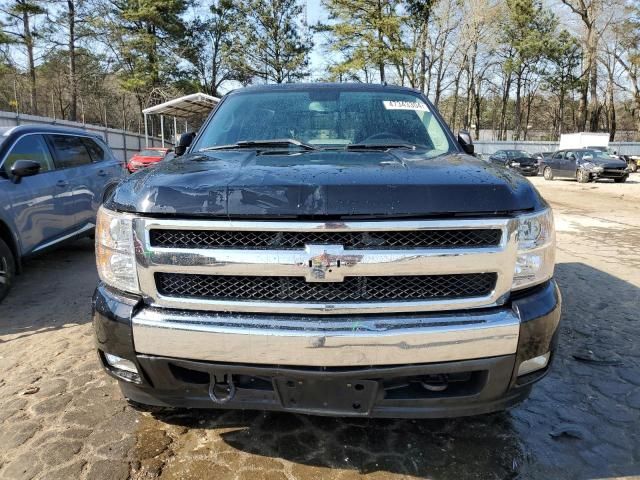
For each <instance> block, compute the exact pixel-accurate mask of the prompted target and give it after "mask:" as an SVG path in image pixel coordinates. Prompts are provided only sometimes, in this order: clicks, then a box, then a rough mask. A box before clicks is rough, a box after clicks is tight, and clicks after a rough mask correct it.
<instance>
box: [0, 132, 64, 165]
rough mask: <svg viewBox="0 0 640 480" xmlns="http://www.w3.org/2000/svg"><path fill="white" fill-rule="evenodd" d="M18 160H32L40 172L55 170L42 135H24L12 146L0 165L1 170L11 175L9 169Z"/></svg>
mask: <svg viewBox="0 0 640 480" xmlns="http://www.w3.org/2000/svg"><path fill="white" fill-rule="evenodd" d="M18 160H33V161H34V162H38V163H39V164H40V172H41V173H42V172H48V171H49V170H53V169H54V168H55V166H54V163H53V159H52V158H51V153H50V152H49V147H48V146H47V144H46V142H45V141H44V138H43V137H42V135H25V136H24V137H22V138H20V139H19V140H18V141H17V142H16V143H14V144H13V147H11V150H10V151H9V154H8V155H7V158H5V160H4V163H3V164H2V168H3V170H4V171H5V172H6V173H7V174H10V173H11V167H12V166H13V164H14V163H16V162H17V161H18Z"/></svg>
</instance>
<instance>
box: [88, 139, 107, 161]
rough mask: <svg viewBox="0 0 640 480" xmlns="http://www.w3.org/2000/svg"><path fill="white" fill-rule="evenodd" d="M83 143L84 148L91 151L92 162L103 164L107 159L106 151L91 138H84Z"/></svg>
mask: <svg viewBox="0 0 640 480" xmlns="http://www.w3.org/2000/svg"><path fill="white" fill-rule="evenodd" d="M82 142H83V143H84V146H85V147H86V148H87V150H89V155H91V160H93V161H94V162H101V161H103V160H104V159H105V158H106V155H105V151H104V149H103V148H102V147H101V146H100V145H99V144H98V143H97V142H96V141H94V140H93V139H91V138H86V137H84V138H82Z"/></svg>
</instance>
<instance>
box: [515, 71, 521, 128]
mask: <svg viewBox="0 0 640 480" xmlns="http://www.w3.org/2000/svg"><path fill="white" fill-rule="evenodd" d="M513 116H514V119H513V121H514V122H515V125H514V127H513V139H514V140H520V133H521V132H522V68H521V69H520V71H518V74H517V77H516V104H515V109H514V113H513Z"/></svg>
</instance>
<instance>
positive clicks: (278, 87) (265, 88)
mask: <svg viewBox="0 0 640 480" xmlns="http://www.w3.org/2000/svg"><path fill="white" fill-rule="evenodd" d="M309 89H313V90H323V89H327V90H350V91H353V90H362V91H378V92H382V91H396V92H397V91H403V92H411V93H421V92H420V91H419V90H417V89H415V88H409V87H401V86H398V85H385V84H379V83H356V82H344V83H337V82H333V83H332V82H317V83H279V84H278V83H276V84H268V85H252V86H248V87H243V88H238V89H236V90H232V91H231V92H229V95H233V94H236V93H244V92H269V91H282V90H285V91H287V90H288V91H300V90H309Z"/></svg>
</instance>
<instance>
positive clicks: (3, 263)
mask: <svg viewBox="0 0 640 480" xmlns="http://www.w3.org/2000/svg"><path fill="white" fill-rule="evenodd" d="M15 274H16V262H15V259H14V258H13V253H11V249H10V248H9V247H8V246H7V244H6V243H5V242H4V241H3V240H2V239H1V238H0V301H2V299H3V298H4V297H6V296H7V293H9V290H10V289H11V284H12V283H13V277H14V276H15Z"/></svg>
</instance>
